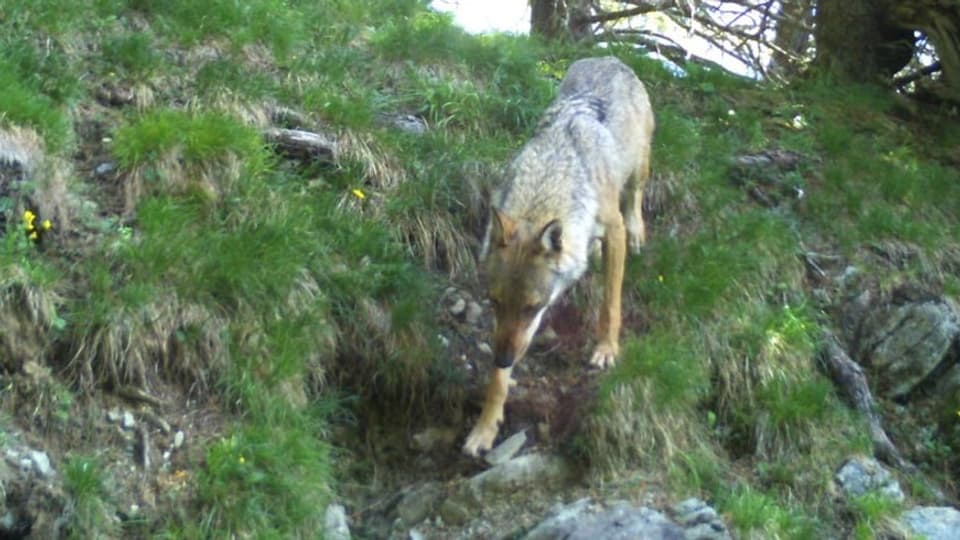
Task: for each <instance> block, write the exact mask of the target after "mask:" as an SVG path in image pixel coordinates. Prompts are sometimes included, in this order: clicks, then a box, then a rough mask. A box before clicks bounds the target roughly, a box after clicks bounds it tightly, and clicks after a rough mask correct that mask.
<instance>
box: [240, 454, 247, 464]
mask: <svg viewBox="0 0 960 540" xmlns="http://www.w3.org/2000/svg"><path fill="white" fill-rule="evenodd" d="M246 462H247V460H246V458H244V457H243V456H240V464H241V465H243V464H244V463H246Z"/></svg>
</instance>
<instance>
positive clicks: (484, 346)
mask: <svg viewBox="0 0 960 540" xmlns="http://www.w3.org/2000/svg"><path fill="white" fill-rule="evenodd" d="M477 350H479V351H480V352H481V353H483V354H485V355H487V356H493V349H492V348H491V347H490V344H489V343H487V342H486V341H481V342H480V344H479V345H477Z"/></svg>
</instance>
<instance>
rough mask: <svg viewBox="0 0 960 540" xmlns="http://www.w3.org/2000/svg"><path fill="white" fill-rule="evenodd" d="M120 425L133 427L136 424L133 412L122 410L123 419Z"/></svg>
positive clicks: (125, 427)
mask: <svg viewBox="0 0 960 540" xmlns="http://www.w3.org/2000/svg"><path fill="white" fill-rule="evenodd" d="M120 425H121V426H122V427H123V429H133V428H134V427H135V426H136V425H137V421H136V420H134V418H133V413H132V412H130V411H123V420H121V421H120Z"/></svg>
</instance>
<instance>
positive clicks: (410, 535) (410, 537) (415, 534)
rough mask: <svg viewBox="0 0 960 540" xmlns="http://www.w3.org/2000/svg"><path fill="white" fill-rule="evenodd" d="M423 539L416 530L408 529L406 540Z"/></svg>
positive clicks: (420, 533)
mask: <svg viewBox="0 0 960 540" xmlns="http://www.w3.org/2000/svg"><path fill="white" fill-rule="evenodd" d="M425 538H426V537H425V536H423V533H422V532H420V531H418V530H416V529H410V532H409V533H407V540H424V539H425Z"/></svg>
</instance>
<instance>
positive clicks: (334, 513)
mask: <svg viewBox="0 0 960 540" xmlns="http://www.w3.org/2000/svg"><path fill="white" fill-rule="evenodd" d="M178 433H181V432H178ZM323 538H325V539H326V540H350V526H349V525H347V510H346V509H345V508H344V507H343V505H342V504H331V505H330V506H327V510H326V511H325V512H324V513H323Z"/></svg>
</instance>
